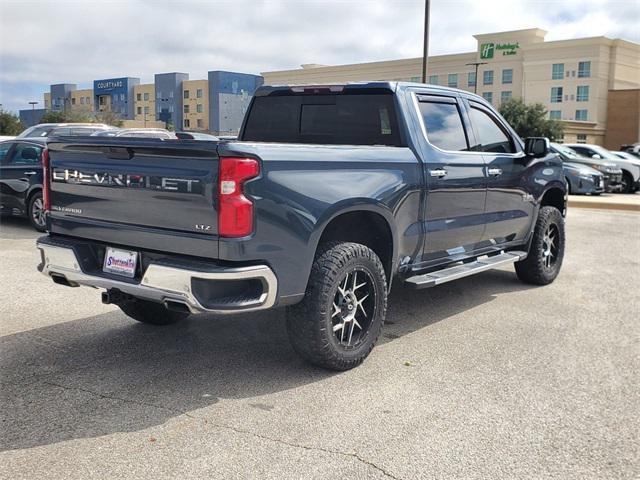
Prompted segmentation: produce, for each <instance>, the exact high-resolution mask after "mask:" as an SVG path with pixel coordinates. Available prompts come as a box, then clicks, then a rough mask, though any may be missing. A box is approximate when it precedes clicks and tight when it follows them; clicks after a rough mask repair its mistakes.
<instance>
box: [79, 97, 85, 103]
mask: <svg viewBox="0 0 640 480" xmlns="http://www.w3.org/2000/svg"><path fill="white" fill-rule="evenodd" d="M80 105H84V97H80Z"/></svg>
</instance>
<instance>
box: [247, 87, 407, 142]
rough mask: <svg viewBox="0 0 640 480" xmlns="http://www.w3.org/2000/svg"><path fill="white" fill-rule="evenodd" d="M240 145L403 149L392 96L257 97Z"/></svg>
mask: <svg viewBox="0 0 640 480" xmlns="http://www.w3.org/2000/svg"><path fill="white" fill-rule="evenodd" d="M242 140H247V141H255V142H282V143H316V144H334V145H337V144H340V145H391V146H401V145H402V140H401V136H400V132H399V128H398V120H397V116H396V111H395V104H394V98H393V95H390V94H371V95H349V94H342V95H288V96H273V97H272V96H269V97H256V98H255V99H254V101H253V106H252V107H251V110H250V111H249V115H248V117H247V123H246V125H245V129H244V132H243V136H242Z"/></svg>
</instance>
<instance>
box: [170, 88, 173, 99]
mask: <svg viewBox="0 0 640 480" xmlns="http://www.w3.org/2000/svg"><path fill="white" fill-rule="evenodd" d="M169 98H173V90H171V91H170V92H169Z"/></svg>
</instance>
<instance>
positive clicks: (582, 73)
mask: <svg viewBox="0 0 640 480" xmlns="http://www.w3.org/2000/svg"><path fill="white" fill-rule="evenodd" d="M590 76H591V62H578V77H579V78H587V77H590Z"/></svg>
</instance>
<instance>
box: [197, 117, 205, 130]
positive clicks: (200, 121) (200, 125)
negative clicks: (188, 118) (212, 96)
mask: <svg viewBox="0 0 640 480" xmlns="http://www.w3.org/2000/svg"><path fill="white" fill-rule="evenodd" d="M196 124H197V125H198V128H204V122H203V121H202V119H201V118H198V119H197V120H196Z"/></svg>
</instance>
